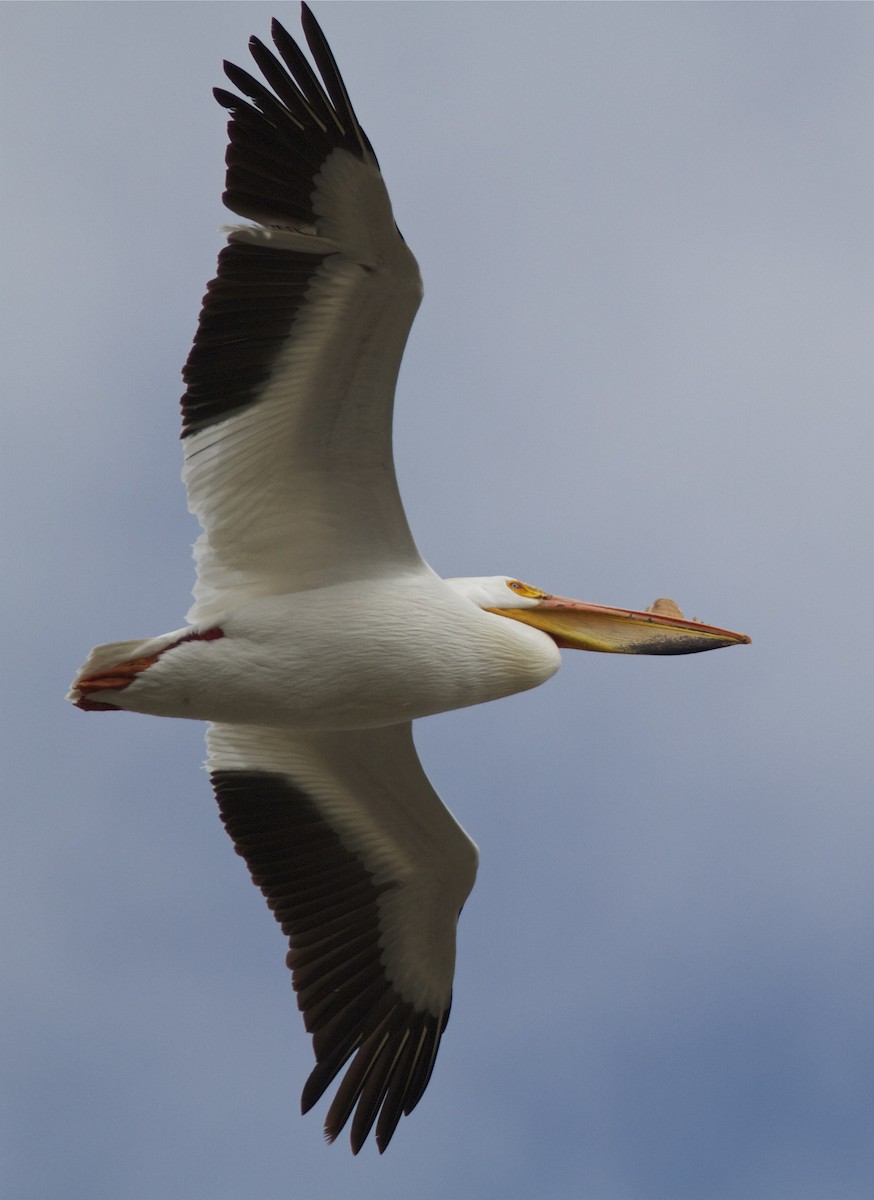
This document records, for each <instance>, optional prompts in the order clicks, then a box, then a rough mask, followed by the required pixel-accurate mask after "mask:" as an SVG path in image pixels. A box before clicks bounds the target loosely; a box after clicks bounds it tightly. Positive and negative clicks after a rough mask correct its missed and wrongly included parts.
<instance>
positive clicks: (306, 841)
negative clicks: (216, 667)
mask: <svg viewBox="0 0 874 1200" xmlns="http://www.w3.org/2000/svg"><path fill="white" fill-rule="evenodd" d="M207 744H208V747H209V762H208V766H209V770H210V773H211V778H212V782H213V786H214V788H215V791H216V796H217V797H218V802H219V807H220V810H221V816H222V820H223V821H224V823H225V827H226V828H227V831H228V833H229V834H230V835H231V837H232V838H233V840H234V845H235V846H236V848H237V852H238V853H239V854H241V855H242V856H243V858H245V860H246V863H247V865H248V867H249V870H250V871H251V873H252V878H253V880H254V882H255V883H256V884H257V885H258V886H259V887H260V888H261V891H262V892H263V893H264V895H265V897H266V898H267V903H268V904H269V906H270V908H271V909H272V910H273V912H274V914H275V916H276V919H277V920H278V921H279V923H280V924H281V926H282V929H283V932H284V933H286V934H287V935H288V939H289V944H290V946H291V949H290V951H289V953H288V959H287V961H288V965H289V967H290V968H291V970H292V978H293V983H294V987H295V990H296V992H297V1002H298V1006H299V1008H300V1009H301V1011H302V1012H303V1017H304V1022H305V1024H306V1027H307V1029H308V1030H309V1032H310V1033H311V1034H312V1035H313V1048H314V1050H315V1055H316V1066H315V1067H314V1069H313V1071H312V1074H311V1075H310V1077H309V1079H308V1080H307V1083H306V1086H305V1087H304V1090H303V1097H302V1108H303V1111H304V1112H306V1111H307V1110H308V1109H309V1108H311V1107H312V1105H313V1104H315V1102H316V1101H317V1100H318V1099H319V1097H320V1096H321V1095H322V1093H323V1092H324V1091H325V1089H326V1088H327V1087H328V1086H329V1085H330V1083H331V1081H332V1080H333V1079H334V1078H335V1076H336V1075H337V1074H338V1073H339V1072H340V1071H341V1070H342V1069H343V1067H344V1065H345V1064H346V1063H347V1062H348V1060H349V1059H350V1058H352V1062H351V1063H350V1064H349V1066H348V1067H347V1069H346V1073H345V1076H344V1077H343V1079H342V1081H341V1083H340V1085H339V1087H338V1089H337V1093H336V1095H335V1097H334V1099H333V1102H332V1103H331V1106H330V1109H329V1110H328V1115H327V1118H326V1121H325V1132H326V1134H327V1136H328V1138H329V1139H331V1140H333V1139H334V1138H335V1137H336V1136H337V1134H338V1133H339V1132H340V1130H341V1129H342V1128H343V1126H344V1125H345V1123H346V1121H347V1120H348V1118H349V1117H350V1116H351V1115H352V1113H353V1111H354V1113H355V1115H354V1117H353V1119H352V1148H353V1150H354V1151H355V1152H356V1153H357V1151H358V1150H359V1149H360V1148H361V1146H362V1144H363V1143H364V1140H365V1139H366V1137H367V1135H368V1133H369V1132H370V1129H371V1127H372V1126H373V1123H374V1122H376V1141H377V1145H378V1147H379V1149H380V1151H382V1150H384V1149H385V1148H386V1146H387V1145H388V1142H389V1140H390V1138H391V1136H392V1134H393V1133H394V1130H395V1127H396V1126H397V1123H398V1121H399V1120H400V1118H401V1115H402V1114H404V1113H409V1112H411V1111H412V1109H413V1108H414V1107H415V1106H416V1104H417V1103H418V1102H419V1099H420V1098H421V1096H422V1093H423V1092H424V1090H425V1087H426V1085H427V1083H428V1080H429V1078H430V1076H431V1069H432V1067H433V1066H434V1059H435V1057H436V1054H437V1048H438V1046H439V1044H440V1037H441V1034H442V1033H443V1030H444V1028H445V1026H446V1021H447V1019H448V1017H449V1007H450V1003H451V1000H452V976H453V972H454V967H455V928H456V923H457V920H458V914H459V912H460V910H461V906H462V904H463V903H464V901H465V898H466V897H467V895H468V894H469V892H470V889H471V888H472V887H473V882H474V878H475V875H476V864H477V851H476V847H475V846H474V844H473V842H472V841H471V840H470V839H469V838H468V837H467V835H466V834H465V832H464V830H463V829H462V828H461V827H460V826H459V825H458V824H457V823H456V821H455V820H454V819H453V817H452V816H451V814H450V813H449V811H448V810H447V809H446V808H445V807H444V806H443V804H442V803H441V801H440V798H439V797H438V796H437V794H436V792H435V791H434V789H433V788H432V787H431V785H430V783H429V782H428V780H427V778H426V776H425V773H424V771H423V770H422V767H421V765H420V763H419V759H418V756H417V754H416V751H415V748H414V746H413V738H412V729H411V726H410V725H409V724H407V725H395V726H391V727H388V728H384V729H373V730H355V731H352V732H341V733H327V734H322V733H319V734H306V735H302V734H298V733H289V732H288V731H286V730H276V729H265V728H260V727H256V726H241V725H213V726H210V728H209V732H208V734H207ZM353 1056H354V1057H353Z"/></svg>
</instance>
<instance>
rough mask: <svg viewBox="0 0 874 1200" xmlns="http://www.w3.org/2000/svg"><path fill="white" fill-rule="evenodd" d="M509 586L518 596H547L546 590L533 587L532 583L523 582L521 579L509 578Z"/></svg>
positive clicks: (536, 598)
mask: <svg viewBox="0 0 874 1200" xmlns="http://www.w3.org/2000/svg"><path fill="white" fill-rule="evenodd" d="M507 587H508V588H509V589H510V591H511V592H515V593H516V595H517V596H524V597H525V598H526V599H527V600H543V599H545V597H546V592H542V591H541V590H540V588H536V587H532V586H531V584H530V583H523V582H522V580H521V579H508V580H507Z"/></svg>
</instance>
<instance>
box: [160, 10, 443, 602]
mask: <svg viewBox="0 0 874 1200" xmlns="http://www.w3.org/2000/svg"><path fill="white" fill-rule="evenodd" d="M303 28H304V32H305V33H306V37H307V41H308V43H309V46H310V50H311V51H312V54H313V57H314V59H315V61H316V63H317V64H318V67H319V70H320V72H321V76H322V80H323V81H324V86H323V84H322V83H320V82H319V80H318V79H317V77H316V75H315V73H314V72H313V70H312V68H311V67H310V66H309V64H308V63H307V60H306V59H305V58H304V56H303V54H302V52H301V51H300V49H299V48H298V47H297V45H296V44H295V42H294V41H293V40H292V38H291V37H290V36H289V35H288V33H286V31H285V30H284V29H283V28H282V26H281V25H279V23H278V22H276V21H274V22H273V39H274V42H275V44H276V48H277V50H278V51H279V55H280V58H281V61H280V58H277V57H276V56H274V54H273V53H272V52H271V51H270V50H268V49H267V47H266V46H264V45H263V44H262V43H261V42H259V41H258V40H257V38H252V39H251V40H250V43H249V47H250V50H251V52H252V55H253V57H254V58H255V61H256V62H257V64H258V66H259V67H260V69H261V72H262V74H263V75H264V77H265V79H266V80H267V81H268V83H269V84H270V86H271V88H272V89H273V90H272V91H270V90H269V89H268V88H266V87H265V86H264V85H263V84H262V83H259V82H258V81H257V80H256V79H254V78H252V76H251V75H249V74H247V73H246V72H245V71H242V70H241V69H240V68H239V67H235V66H233V65H231V64H229V63H226V64H225V71H226V73H227V75H228V77H229V78H230V79H231V81H232V82H233V84H234V85H235V86H236V87H237V88H239V90H240V91H241V92H243V93H245V95H246V96H247V97H248V98H249V100H248V101H246V100H242V99H240V97H239V96H235V95H233V94H232V93H230V92H226V91H224V90H222V89H216V97H217V99H218V100H219V101H220V103H221V104H223V105H224V106H225V107H226V108H228V109H230V112H231V119H230V122H229V125H228V133H229V138H230V145H229V147H228V153H227V164H228V169H227V191H226V192H225V193H224V202H225V204H226V205H227V206H228V208H230V209H232V210H233V211H234V212H236V213H239V214H240V215H241V216H244V217H248V218H251V219H252V220H254V221H257V222H258V224H256V225H249V226H239V227H235V228H234V229H233V230H232V231H231V232H230V235H229V239H228V245H227V246H226V247H225V249H224V250H223V251H222V252H221V254H220V255H219V262H218V274H217V275H216V278H215V279H213V280H212V282H211V283H210V284H209V287H208V289H207V292H206V296H205V297H204V301H203V308H202V310H201V314H200V324H199V326H198V329H197V335H196V337H195V339H194V345H193V347H192V350H191V354H190V356H189V358H188V362H187V364H186V366H185V369H184V372H183V374H184V379H185V382H186V384H187V389H188V390H187V391H186V393H185V395H184V397H183V399H182V410H183V438H184V439H185V469H184V473H183V477H184V479H185V483H186V486H187V488H188V496H189V504H190V507H191V509H192V511H193V512H194V513H195V514H196V515H197V517H198V518H199V519H200V522H201V524H202V525H203V528H204V531H205V532H204V534H203V536H202V537H201V538H200V539H199V541H198V545H197V547H196V549H195V557H196V559H197V563H198V583H197V587H196V589H195V593H194V595H195V605H194V608H193V609H192V611H191V613H190V614H189V619H190V620H192V621H201V620H208V619H210V618H212V617H214V616H216V615H217V614H218V613H219V612H220V611H222V610H223V609H226V608H228V607H233V606H234V604H235V602H236V601H237V600H238V599H248V598H250V597H252V596H258V595H268V594H277V593H285V592H291V591H298V590H301V589H305V588H310V587H314V586H325V585H328V584H331V583H337V582H342V581H344V580H347V579H351V578H366V577H371V578H372V577H374V576H376V575H381V574H384V573H386V571H392V570H405V569H410V568H416V567H419V566H421V560H420V558H419V556H418V553H417V551H416V547H415V544H414V542H413V539H412V537H411V535H410V531H409V528H408V526H407V522H406V518H405V516H404V512H403V508H402V506H401V502H400V498H399V496H398V491H397V484H396V481H395V475H394V466H393V461H392V449H391V417H392V405H393V400H394V389H395V381H396V378H397V373H398V368H399V366H400V361H401V355H402V354H403V349H404V344H405V342H406V340H407V334H408V332H409V328H410V325H411V323H412V320H413V317H414V315H415V312H416V309H417V308H418V306H419V301H420V299H421V295H422V285H421V280H420V277H419V269H418V267H417V265H416V260H415V259H414V257H413V255H412V254H411V253H410V251H409V250H408V249H407V246H406V244H405V242H404V240H403V238H402V237H401V235H400V233H399V232H398V229H397V226H396V225H395V223H394V218H393V216H392V211H391V205H390V203H389V198H388V193H387V192H386V190H385V185H384V184H383V181H382V176H381V174H380V172H379V166H378V164H377V161H376V157H375V156H374V153H373V150H372V148H371V146H370V143H369V141H368V140H367V137H366V136H365V134H364V132H363V131H362V129H361V127H360V126H359V124H358V121H357V119H356V117H355V113H354V112H353V110H352V106H351V104H350V103H349V98H348V96H347V95H346V89H345V87H344V85H343V81H342V79H341V78H340V74H339V72H338V70H337V66H336V63H335V62H334V59H333V57H332V55H331V51H330V50H329V48H328V45H327V42H326V41H325V39H324V36H323V34H322V32H321V30H320V29H319V27H318V25H317V24H316V21H315V19H314V17H313V16H312V14H311V13H310V12H309V10H308V9H307V8H306V6H305V5H304V7H303Z"/></svg>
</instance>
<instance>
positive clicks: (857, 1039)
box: [0, 2, 874, 1200]
mask: <svg viewBox="0 0 874 1200" xmlns="http://www.w3.org/2000/svg"><path fill="white" fill-rule="evenodd" d="M316 12H317V15H318V17H319V19H320V20H321V21H322V22H323V24H324V27H325V30H326V32H327V34H328V37H329V38H330V40H331V43H332V45H333V48H334V51H335V53H336V56H337V58H338V60H339V62H340V65H341V68H342V70H343V72H344V75H345V78H346V82H347V84H348V86H349V89H350V92H351V95H352V97H353V101H354V103H355V105H356V108H357V110H358V113H359V116H360V117H361V119H362V122H363V123H364V126H365V128H366V129H367V131H368V133H369V135H370V137H371V139H372V141H373V143H374V145H375V147H376V150H377V153H378V155H379V158H380V161H381V163H382V166H383V170H384V173H385V175H386V178H387V180H388V184H389V188H390V190H391V193H392V196H393V200H394V204H395V213H396V217H397V220H398V223H399V225H400V227H401V229H402V230H403V232H404V235H405V236H406V238H407V240H408V241H409V243H410V244H411V246H412V247H413V249H414V250H415V252H416V254H417V256H418V258H419V261H420V264H421V267H422V273H423V275H424V279H425V287H426V299H425V304H424V307H423V309H422V310H421V312H420V315H419V317H418V319H417V321H416V325H415V328H414V331H413V336H412V340H411V344H410V347H409V350H408V354H407V358H406V360H405V364H404V368H403V371H402V375H401V381H400V393H399V403H398V421H397V437H396V445H397V457H398V464H399V472H400V476H401V484H402V488H403V493H404V497H405V501H406V504H407V507H408V511H409V513H410V517H411V522H412V525H413V529H414V531H415V533H416V535H417V538H418V541H419V545H420V547H421V549H422V551H423V553H424V554H425V556H426V557H427V558H428V559H429V561H430V562H431V563H432V564H433V565H434V567H435V568H436V569H437V570H439V571H441V572H442V573H444V574H484V573H492V572H501V573H509V574H514V575H518V576H520V577H521V578H523V579H527V580H528V581H529V582H531V583H535V584H538V585H540V586H543V587H545V588H548V589H549V590H554V591H558V592H561V593H564V594H569V595H577V596H580V597H583V598H586V599H590V600H594V601H599V602H603V603H615V604H620V605H629V606H639V605H643V604H646V603H648V602H649V601H651V600H652V599H653V598H654V597H655V596H657V595H669V596H673V597H675V598H676V599H677V600H678V601H679V602H680V604H681V605H683V607H684V608H685V609H686V611H687V612H690V613H691V614H692V615H697V616H700V617H701V618H702V619H704V620H707V621H710V622H713V623H717V624H725V625H728V626H729V627H732V628H737V629H743V630H746V631H747V632H749V633H750V634H751V635H752V637H753V645H752V646H751V647H748V648H743V649H733V650H731V651H723V652H720V653H717V654H706V655H701V656H700V657H696V658H681V659H658V658H656V659H637V658H623V657H617V656H597V655H581V654H577V655H573V654H568V655H566V662H565V664H564V667H563V670H562V672H561V673H560V675H559V676H558V677H557V678H556V679H555V680H553V681H551V682H550V683H549V684H547V685H546V686H545V687H544V688H542V689H540V690H538V691H536V692H532V693H528V694H526V695H524V696H520V697H516V698H513V699H511V700H508V701H504V702H501V703H500V704H497V705H490V706H488V707H486V708H482V709H476V710H469V711H465V712H461V713H458V714H451V715H447V716H443V717H439V718H433V719H431V720H430V721H427V722H424V723H422V724H421V726H420V728H419V735H418V741H419V746H420V750H421V753H422V757H423V759H424V761H425V763H426V765H427V767H428V769H429V771H430V773H431V775H432V777H433V779H434V781H435V783H436V785H437V786H438V788H439V789H440V791H441V792H442V794H443V795H444V796H445V798H446V800H447V802H448V803H449V804H450V806H451V807H452V809H453V811H454V812H455V813H456V814H457V816H458V817H459V819H460V820H461V821H462V822H463V823H464V825H465V826H466V828H467V829H468V830H469V831H470V832H471V834H472V835H473V837H474V838H475V839H476V840H477V841H478V843H479V845H480V848H481V853H482V865H481V870H480V877H479V882H478V885H477V888H476V890H475V892H474V894H473V896H472V897H471V900H470V901H469V903H468V905H467V906H466V908H465V912H464V916H463V918H462V923H461V930H460V953H459V962H458V973H457V985H456V990H455V1007H454V1011H453V1014H452V1019H451V1021H450V1025H449V1029H448V1031H447V1036H446V1037H445V1039H444V1042H443V1047H442V1049H441V1054H440V1059H439V1062H438V1065H437V1069H436V1072H435V1075H434V1078H433V1080H432V1083H431V1086H430V1088H429V1091H428V1093H427V1094H426V1097H425V1099H424V1100H423V1101H422V1103H421V1105H420V1106H419V1108H418V1110H417V1111H416V1113H415V1114H414V1115H413V1116H412V1117H411V1118H408V1119H405V1120H404V1121H403V1122H402V1125H401V1127H400V1129H399V1130H398V1132H397V1134H396V1137H395V1140H394V1142H393V1144H392V1146H391V1148H390V1150H389V1152H388V1154H387V1155H385V1156H384V1157H383V1158H382V1159H380V1158H378V1156H377V1155H376V1154H375V1152H374V1150H373V1148H372V1147H370V1146H368V1148H367V1149H366V1151H365V1152H363V1153H362V1154H361V1156H359V1158H358V1159H357V1160H356V1159H353V1158H352V1157H351V1155H350V1154H349V1151H348V1146H347V1144H346V1142H345V1139H344V1140H343V1141H341V1142H340V1143H338V1144H337V1145H336V1146H334V1147H326V1146H324V1145H323V1143H322V1138H321V1132H320V1118H321V1115H322V1111H323V1108H322V1109H320V1110H319V1111H318V1112H317V1113H316V1114H312V1115H310V1116H309V1117H308V1118H305V1119H301V1118H300V1116H299V1115H298V1114H297V1106H298V1096H299V1091H300V1087H301V1085H302V1083H303V1080H304V1078H305V1076H306V1074H307V1072H308V1070H309V1065H310V1062H311V1050H310V1046H309V1042H308V1039H307V1038H306V1037H305V1035H304V1031H303V1029H302V1025H301V1021H300V1019H299V1016H298V1014H297V1011H296V1008H295V1004H294V1000H293V997H292V993H291V989H290V986H289V980H288V978H287V973H286V970H285V967H284V964H283V944H282V938H281V935H280V933H279V931H278V929H276V928H275V927H274V925H273V923H272V920H271V918H270V916H269V914H268V913H267V911H266V909H265V907H264V905H263V901H262V900H261V898H260V896H259V895H258V893H257V892H256V890H255V889H254V888H253V887H252V886H251V884H250V883H249V882H248V879H247V877H246V873H245V869H244V867H243V865H242V863H241V862H240V860H238V859H237V858H236V856H235V855H234V853H233V850H232V847H231V845H230V843H229V841H228V840H227V838H226V836H225V834H224V832H223V830H222V828H221V826H220V823H219V821H218V818H217V816H216V813H215V811H214V801H213V799H212V796H211V793H210V791H209V788H208V785H207V780H206V777H205V776H204V774H203V772H202V771H201V769H200V764H201V762H202V758H203V748H202V730H201V729H200V728H199V727H198V726H197V725H186V724H184V723H176V724H173V723H170V722H159V721H155V720H152V719H150V718H146V717H135V716H129V715H126V714H124V715H105V716H101V715H97V714H93V715H85V714H83V713H81V712H77V711H76V710H74V709H73V708H71V707H69V706H68V705H65V703H64V701H63V694H64V691H65V689H66V686H67V684H68V682H69V679H70V677H71V676H72V674H73V672H74V670H75V668H76V667H77V665H78V664H79V663H80V662H81V661H82V660H83V658H84V656H85V654H86V652H87V650H88V649H89V647H90V646H91V645H92V644H93V643H95V642H101V641H109V640H115V639H119V638H127V637H135V636H139V635H147V634H152V633H158V632H161V631H163V630H166V629H172V628H176V627H178V626H179V625H180V624H181V623H182V621H183V616H184V612H185V610H186V608H187V606H188V603H189V591H190V587H191V583H192V566H191V562H190V557H189V549H188V547H189V545H190V543H191V541H192V540H193V538H194V536H195V532H196V530H195V527H194V524H193V522H192V519H191V518H190V517H188V516H187V514H186V512H185V504H184V495H183V491H182V487H181V484H180V482H179V465H180V448H179V444H178V440H177V438H178V413H177V397H178V394H179V392H180V381H179V369H180V365H181V363H182V362H183V361H184V358H185V356H186V353H187V350H188V346H189V344H190V340H191V337H192V334H193V332H194V325H195V320H196V314H197V309H198V304H199V299H200V296H201V294H202V292H203V287H204V284H205V282H206V280H207V278H208V277H209V276H210V275H211V273H212V271H213V267H214V262H215V255H216V253H217V251H218V249H219V246H220V244H221V239H220V236H219V235H218V233H217V229H218V227H219V226H220V225H221V224H222V223H223V222H225V221H227V220H229V219H231V218H229V216H228V215H227V214H226V213H225V212H224V210H223V209H222V208H221V205H220V200H219V196H220V192H221V186H222V176H223V165H222V159H223V153H224V140H225V138H224V115H223V113H222V111H221V110H220V109H219V107H218V106H217V105H216V104H215V102H214V101H213V99H212V98H211V95H210V89H211V87H212V86H213V85H215V84H220V83H221V82H222V75H221V70H220V63H221V59H222V58H223V57H227V58H231V59H233V60H235V61H237V62H240V63H242V64H243V65H246V58H247V51H246V39H247V37H248V35H249V34H250V33H258V34H260V35H261V36H262V37H264V36H266V35H267V31H268V27H269V19H270V17H271V15H278V16H279V17H280V18H281V19H283V20H284V22H285V23H286V24H287V26H288V27H289V28H290V29H292V30H294V29H295V28H296V27H297V9H296V6H294V5H291V4H285V3H281V4H272V3H271V4H262V3H255V2H253V3H247V4H241V3H227V4H219V5H217V4H212V3H199V4H138V3H132V4H25V5H21V4H4V5H3V6H2V7H0V25H2V47H3V49H2V56H3V63H2V70H0V93H2V103H3V112H4V114H5V116H4V122H3V124H4V136H3V141H4V151H3V184H2V187H3V205H4V217H3V231H4V232H3V242H4V251H3V259H4V265H3V279H4V283H5V287H4V289H3V300H2V305H3V317H2V323H0V329H2V333H0V337H2V340H3V349H2V372H3V375H4V377H5V382H4V386H3V394H4V398H5V406H4V414H5V415H4V436H3V437H2V439H0V455H2V458H3V465H2V481H3V485H4V492H5V499H4V501H3V505H2V511H0V520H2V527H3V544H4V563H5V570H4V573H3V574H4V583H3V593H4V598H3V608H4V616H5V619H4V628H5V629H6V634H7V636H6V638H5V639H4V651H3V657H4V680H5V705H4V708H5V716H4V722H3V730H2V734H3V739H4V742H6V746H5V749H4V754H3V761H4V789H3V790H4V806H3V807H4V835H3V838H2V840H0V846H2V848H0V856H2V862H0V902H2V911H3V914H4V916H3V922H2V941H3V946H2V961H3V970H2V983H0V990H2V993H3V997H2V1013H3V1019H2V1022H0V1049H2V1066H0V1079H2V1085H0V1100H2V1107H0V1121H2V1125H0V1139H2V1143H3V1145H2V1147H0V1182H2V1183H3V1191H4V1194H7V1195H10V1196H13V1195H14V1196H16V1197H17V1198H18V1200H44V1198H45V1197H47V1196H63V1197H64V1200H79V1198H80V1197H81V1198H84V1197H88V1200H104V1198H105V1200H154V1198H155V1197H156V1196H161V1197H170V1198H173V1200H175V1198H179V1200H182V1198H184V1200H207V1198H208V1200H239V1198H240V1197H252V1196H257V1197H258V1198H259V1200H285V1198H296V1197H307V1200H342V1198H344V1197H347V1196H355V1197H356V1198H357V1200H390V1198H394V1197H407V1196H416V1197H418V1198H419V1200H445V1198H446V1197H454V1196H459V1197H462V1196H463V1197H465V1198H468V1197H471V1198H472V1197H476V1198H477V1200H530V1198H531V1197H534V1196H536V1197H537V1200H565V1198H569V1197H573V1198H577V1197H580V1196H583V1197H586V1200H687V1198H688V1200H701V1197H707V1200H774V1197H779V1198H780V1200H784V1198H786V1200H856V1198H858V1200H862V1198H863V1197H864V1198H866V1200H867V1197H870V1195H871V1194H872V1188H874V950H872V932H871V931H872V927H874V870H872V858H874V806H872V802H871V801H872V791H874V789H872V786H871V710H872V705H871V701H870V689H871V679H872V666H874V662H872V659H874V654H872V648H871V641H872V639H871V633H870V628H871V619H870V614H869V605H870V603H871V596H872V594H874V569H872V556H871V528H872V497H871V479H872V448H874V436H872V435H874V428H872V426H874V417H872V406H871V392H872V349H871V347H872V344H874V340H872V320H874V301H872V294H874V289H872V282H874V222H872V219H871V213H872V201H874V195H872V192H874V166H872V164H874V155H872V137H874V135H872V130H874V82H872V79H874V75H872V62H874V7H872V6H871V5H831V4H830V5H818V4H810V5H791V4H780V5H770V4H769V5H758V4H746V5H724V4H705V5H694V4H693V5H686V4H684V5H660V4H653V5H624V4H599V5H585V4H563V5H554V4H540V5H538V6H536V7H535V6H533V5H526V4H520V5H513V6H507V5H501V4H468V5H457V4H427V3H420V4H385V5H384V4H367V3H360V4H346V3H336V4H325V3H322V4H320V5H317V7H316ZM4 1176H5V1177H6V1178H5V1179H4V1178H3V1177H4Z"/></svg>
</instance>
